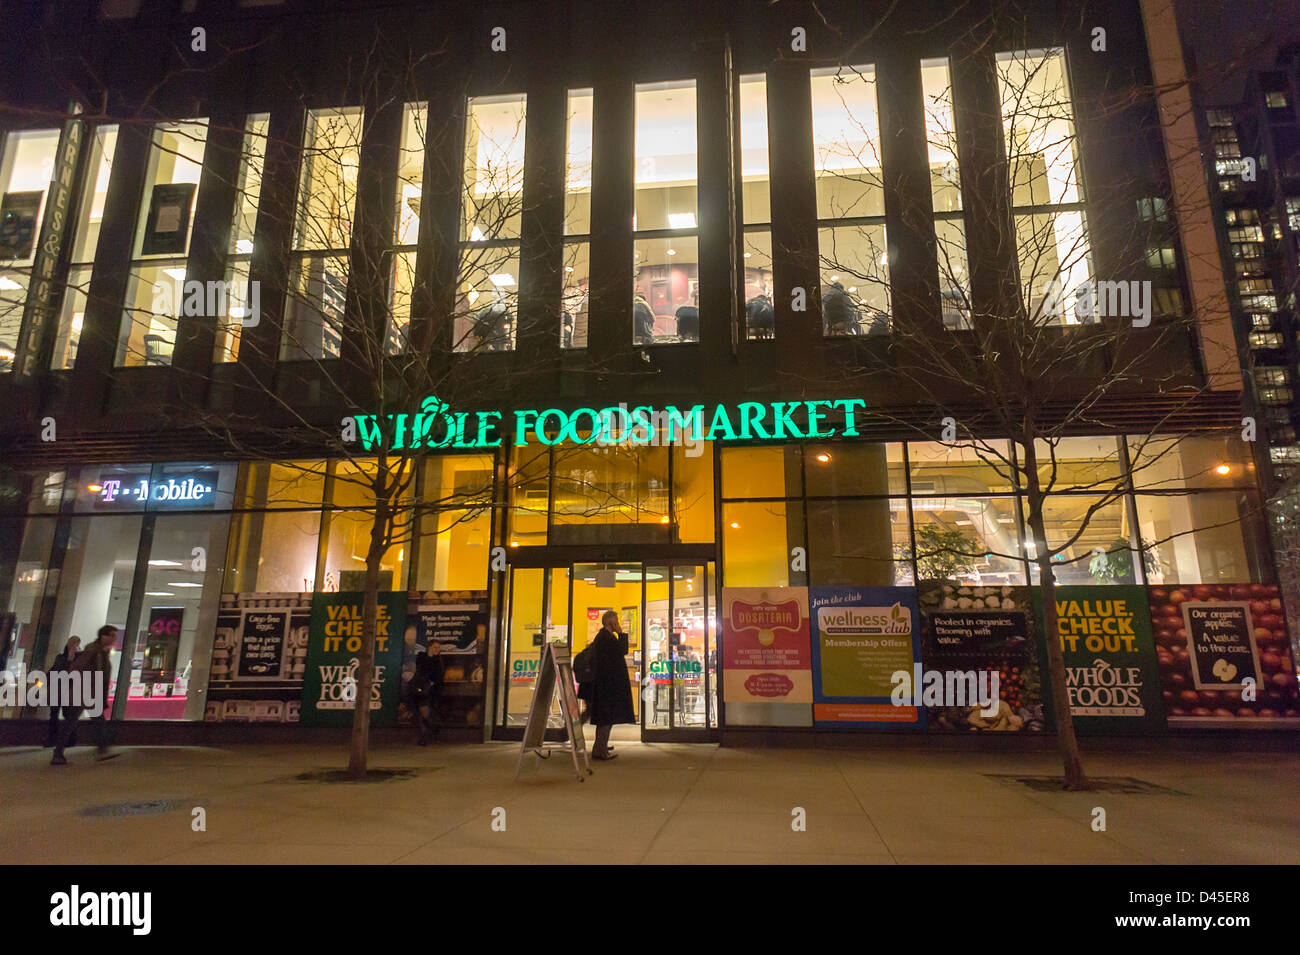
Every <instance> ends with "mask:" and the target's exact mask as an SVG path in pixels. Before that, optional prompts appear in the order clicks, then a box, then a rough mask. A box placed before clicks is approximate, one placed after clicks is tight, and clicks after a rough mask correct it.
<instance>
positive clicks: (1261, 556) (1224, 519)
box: [1137, 491, 1270, 584]
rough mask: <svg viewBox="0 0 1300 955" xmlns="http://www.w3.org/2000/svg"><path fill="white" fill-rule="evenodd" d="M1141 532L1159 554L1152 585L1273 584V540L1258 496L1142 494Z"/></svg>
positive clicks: (1151, 568) (1151, 561)
mask: <svg viewBox="0 0 1300 955" xmlns="http://www.w3.org/2000/svg"><path fill="white" fill-rule="evenodd" d="M1137 515H1138V528H1139V531H1140V533H1141V536H1142V540H1143V541H1144V542H1145V544H1146V545H1147V546H1148V547H1149V548H1150V550H1151V551H1152V552H1153V553H1154V557H1151V558H1148V561H1147V564H1148V566H1147V582H1148V583H1151V584H1213V583H1220V582H1224V583H1227V582H1232V583H1239V582H1241V581H1264V582H1267V581H1268V580H1269V579H1270V574H1269V573H1268V570H1267V568H1268V561H1267V557H1266V555H1265V553H1264V552H1265V550H1266V549H1267V546H1268V544H1267V541H1268V536H1267V533H1266V531H1265V529H1264V524H1263V516H1262V510H1261V508H1260V505H1259V499H1258V498H1257V497H1256V496H1255V494H1253V493H1250V492H1244V491H1240V492H1239V491H1220V492H1203V493H1200V494H1173V495H1153V494H1138V495H1137Z"/></svg>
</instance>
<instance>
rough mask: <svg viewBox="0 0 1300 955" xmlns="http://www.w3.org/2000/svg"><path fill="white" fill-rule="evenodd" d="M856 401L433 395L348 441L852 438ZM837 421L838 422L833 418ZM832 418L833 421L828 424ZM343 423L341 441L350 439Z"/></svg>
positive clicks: (398, 446) (374, 419) (376, 418)
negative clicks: (668, 401) (549, 401)
mask: <svg viewBox="0 0 1300 955" xmlns="http://www.w3.org/2000/svg"><path fill="white" fill-rule="evenodd" d="M866 404H867V403H866V402H865V401H864V400H863V399H861V398H835V399H831V400H806V401H769V402H761V401H742V402H739V403H738V404H735V405H726V404H715V405H711V406H710V405H702V404H700V405H691V406H690V407H689V408H685V409H683V408H678V407H676V406H675V405H665V406H664V407H662V408H656V407H654V406H653V405H636V406H633V407H629V406H628V405H627V404H626V403H622V404H618V405H613V406H610V407H607V408H575V409H573V410H572V411H565V410H563V409H561V408H545V409H532V408H526V409H521V410H518V411H514V412H511V413H510V414H511V419H510V420H507V419H506V413H505V412H501V411H474V412H463V411H452V410H451V408H450V406H448V405H447V404H446V403H444V402H443V401H442V400H441V399H440V398H438V397H437V396H436V395H429V396H428V397H427V398H425V399H424V401H422V402H421V403H420V410H419V411H417V412H416V413H415V414H406V413H400V414H385V415H377V414H360V415H353V416H352V418H351V419H350V421H354V422H355V423H356V427H355V440H358V441H360V442H361V446H362V448H364V449H365V450H367V451H371V450H374V449H375V448H378V447H386V448H387V449H388V450H390V451H415V450H419V449H422V448H427V449H440V448H497V447H500V446H501V445H502V444H505V443H509V444H510V445H511V446H513V447H516V448H522V447H526V446H528V445H531V444H544V445H551V444H599V445H615V444H622V445H632V446H637V445H671V444H686V443H691V444H693V443H695V442H699V441H789V440H795V439H801V438H835V437H844V438H853V437H857V436H858V429H857V418H856V415H857V413H858V411H860V410H861V409H863V408H865V407H866ZM841 415H842V417H843V420H842V421H840V420H839V418H840V416H841ZM832 418H834V419H835V420H833V421H832V420H831V419H832ZM346 424H347V422H346V421H345V428H344V438H345V440H347V439H349V437H350V436H349V434H348V428H347V427H346Z"/></svg>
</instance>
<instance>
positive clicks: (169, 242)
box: [117, 119, 208, 366]
mask: <svg viewBox="0 0 1300 955" xmlns="http://www.w3.org/2000/svg"><path fill="white" fill-rule="evenodd" d="M207 138H208V122H207V120H206V119H195V120H189V121H186V122H181V123H160V124H158V125H157V126H155V127H154V131H153V143H152V145H151V147H150V149H149V166H148V170H147V172H146V177H145V188H144V197H143V199H142V201H141V203H140V217H139V221H138V222H137V224H136V233H135V244H134V247H133V249H132V256H131V257H132V263H131V276H130V281H129V282H128V284H127V292H126V307H125V311H124V314H123V316H122V323H121V328H120V331H119V334H118V340H117V364H118V365H119V366H121V365H125V366H131V365H170V364H171V361H172V351H173V349H174V348H175V345H176V322H177V318H178V316H179V314H180V309H181V305H182V303H183V302H184V299H185V294H186V289H185V286H184V282H185V278H186V266H187V260H188V258H189V252H190V232H191V225H192V222H193V217H194V205H195V203H196V202H197V201H198V189H199V178H200V176H201V175H202V174H203V151H204V149H205V147H206V145H207Z"/></svg>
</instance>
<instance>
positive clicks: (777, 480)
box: [722, 444, 803, 498]
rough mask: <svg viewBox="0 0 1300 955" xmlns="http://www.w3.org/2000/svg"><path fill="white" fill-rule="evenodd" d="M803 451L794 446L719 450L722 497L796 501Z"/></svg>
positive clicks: (800, 489)
mask: <svg viewBox="0 0 1300 955" xmlns="http://www.w3.org/2000/svg"><path fill="white" fill-rule="evenodd" d="M802 457H803V449H802V448H801V447H800V446H799V445H797V444H785V445H767V446H762V447H752V448H723V449H722V496H723V497H724V498H748V497H798V496H799V495H801V494H803V475H802V473H801V470H800V469H801V467H802Z"/></svg>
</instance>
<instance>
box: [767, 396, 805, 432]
mask: <svg viewBox="0 0 1300 955" xmlns="http://www.w3.org/2000/svg"><path fill="white" fill-rule="evenodd" d="M800 404H802V402H799V401H791V402H788V403H787V402H784V401H774V402H772V437H774V438H785V437H791V438H802V437H804V435H803V433H802V432H801V431H800V430H799V426H798V425H797V424H795V423H794V422H793V421H792V420H791V419H790V412H791V411H794V409H795V408H797V407H799V405H800ZM786 428H789V429H790V434H789V435H787V434H786V433H785V431H786Z"/></svg>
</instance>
